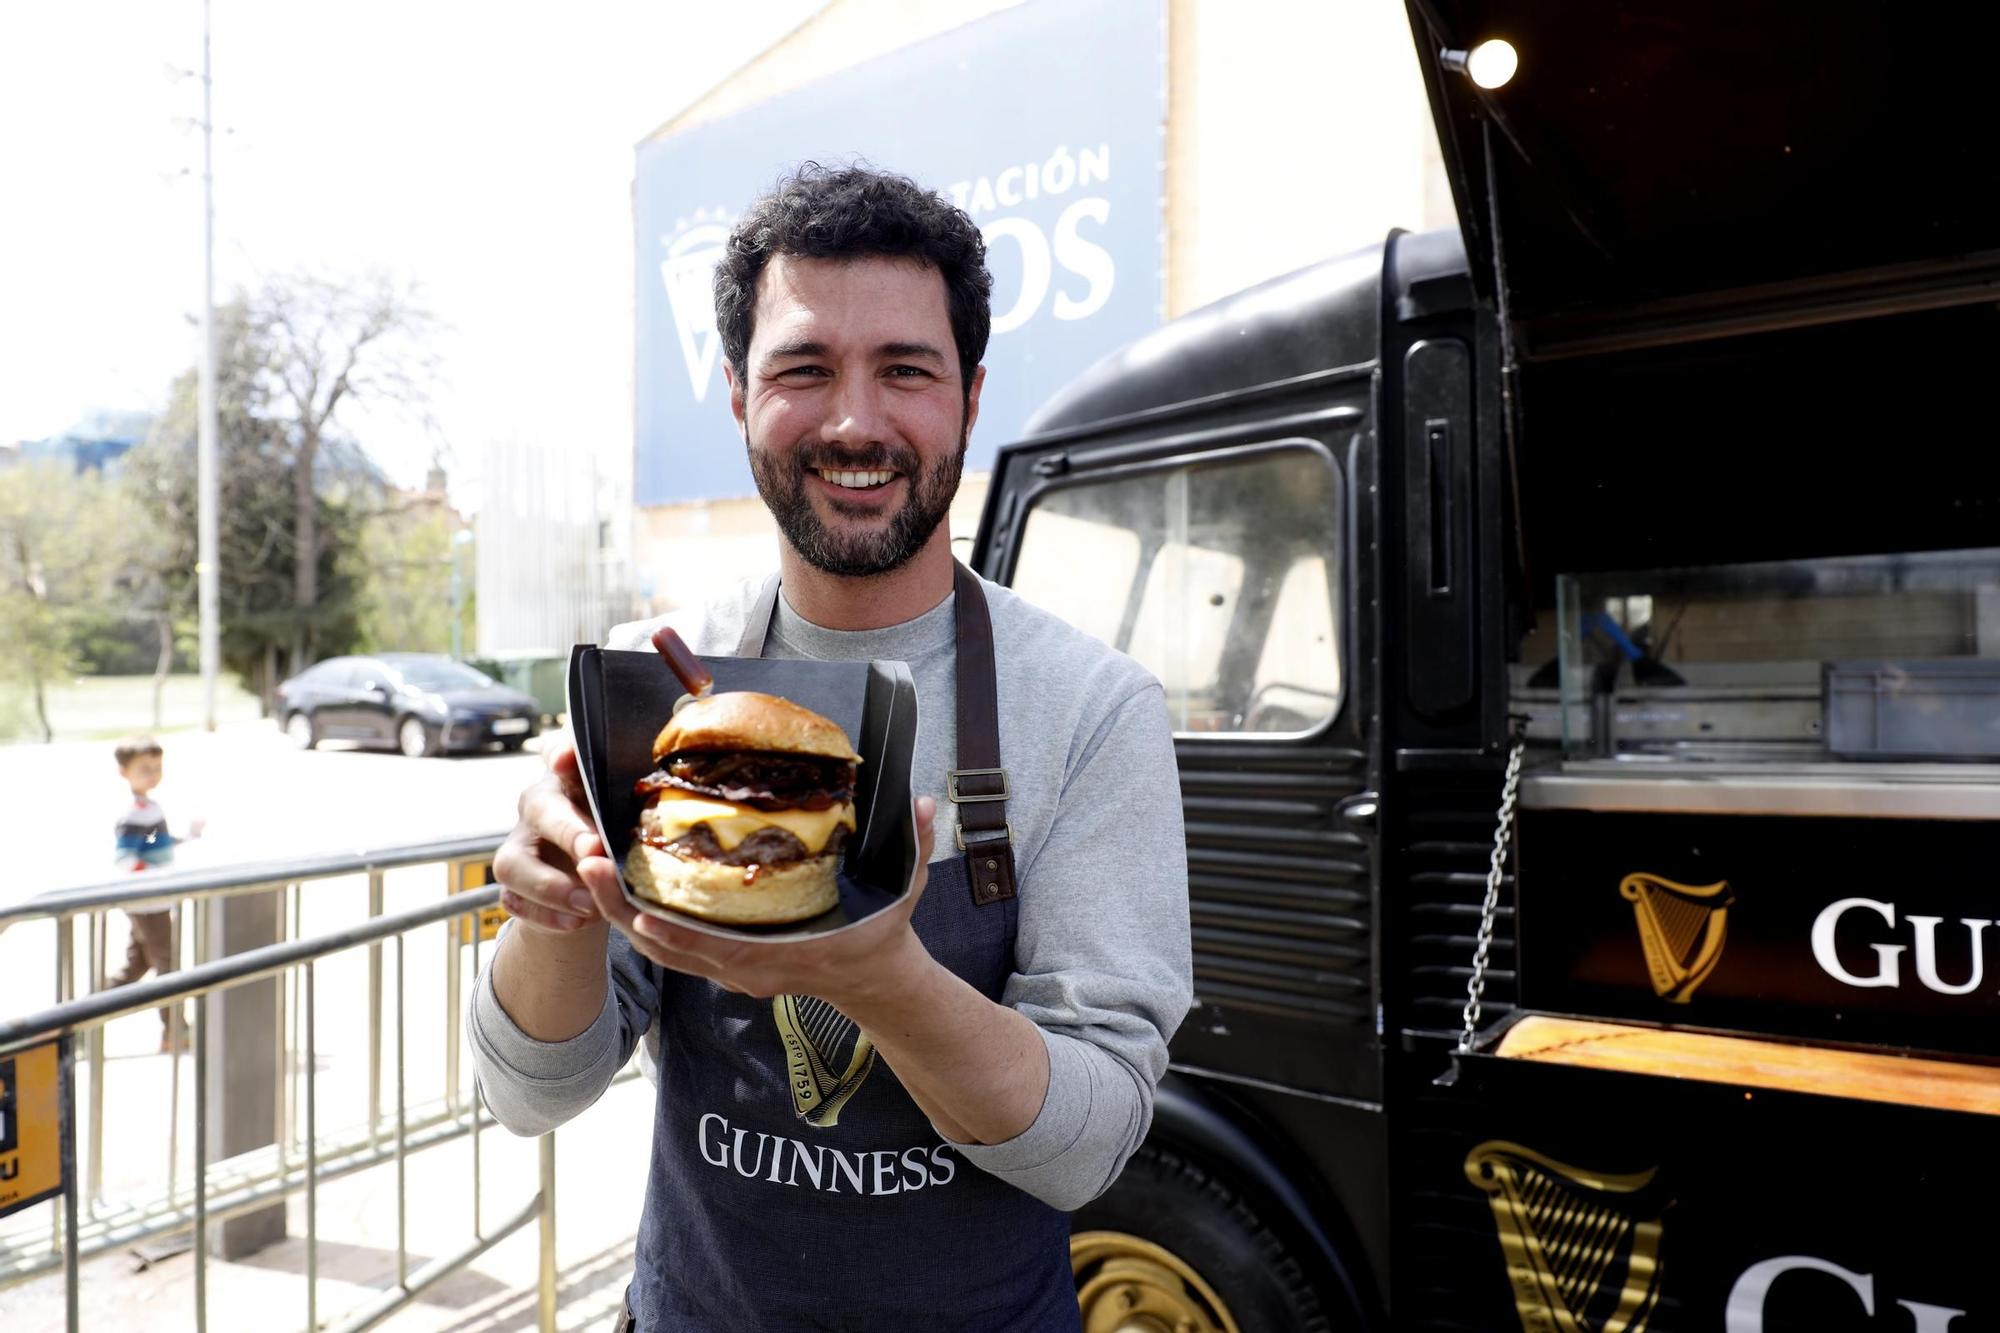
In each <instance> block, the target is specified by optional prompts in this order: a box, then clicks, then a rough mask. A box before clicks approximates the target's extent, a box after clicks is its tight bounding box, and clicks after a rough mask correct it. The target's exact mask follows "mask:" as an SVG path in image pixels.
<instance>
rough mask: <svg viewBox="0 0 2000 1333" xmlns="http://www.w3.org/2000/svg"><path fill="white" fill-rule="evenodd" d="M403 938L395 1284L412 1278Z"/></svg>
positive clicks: (399, 953) (399, 950)
mask: <svg viewBox="0 0 2000 1333" xmlns="http://www.w3.org/2000/svg"><path fill="white" fill-rule="evenodd" d="M403 939H404V937H403V936H401V935H398V936H396V1285H397V1286H399V1287H402V1286H407V1285H408V1284H409V1281H410V1229H409V1222H410V1209H409V1194H408V1192H407V1190H408V1186H407V1184H406V1181H405V1176H404V1161H403V1158H404V1155H405V1153H406V1152H407V1151H408V1149H407V1147H406V1142H405V1140H406V1135H407V1132H408V1122H409V1115H408V1114H407V1107H406V1105H405V1102H404V1096H403Z"/></svg>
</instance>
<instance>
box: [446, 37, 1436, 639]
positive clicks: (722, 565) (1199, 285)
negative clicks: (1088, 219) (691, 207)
mask: <svg viewBox="0 0 2000 1333" xmlns="http://www.w3.org/2000/svg"><path fill="white" fill-rule="evenodd" d="M1013 3H1020V0H964V2H963V3H955V4H951V5H943V4H936V3H929V2H927V0H833V2H832V3H830V4H828V5H827V7H826V8H825V9H824V10H822V11H820V12H819V13H818V14H816V15H815V16H814V17H813V18H812V19H810V20H808V21H807V22H806V23H804V24H802V25H801V26H800V27H799V28H798V29H797V30H795V31H794V32H792V33H791V34H789V35H788V36H787V37H785V38H784V39H783V40H781V41H780V42H778V43H776V44H775V45H774V46H772V47H771V48H770V49H769V50H767V51H766V52H764V53H763V54H762V55H760V56H759V57H757V58H756V59H755V60H753V61H751V62H750V63H749V64H748V65H746V66H745V67H744V68H743V69H742V70H740V71H739V72H738V73H737V74H735V75H733V76H732V77H731V78H729V79H727V80H725V81H724V82H723V84H722V85H721V86H719V87H717V88H716V89H714V90H713V91H712V92H710V93H709V94H708V95H707V96H706V97H704V98H702V99H701V100H700V101H698V102H696V103H694V104H693V105H692V106H690V107H689V108H688V109H687V110H686V111H684V112H683V113H681V114H680V115H679V116H677V117H675V118H674V119H673V120H671V121H669V122H667V123H666V124H664V125H662V126H661V127H660V128H659V129H658V130H657V131H655V135H665V134H684V133H699V132H700V127H701V126H702V125H703V124H705V123H707V122H710V121H713V120H716V119H720V118H722V117H726V116H728V115H730V114H732V113H734V112H737V111H740V110H742V109H744V108H745V107H748V106H752V105H755V104H756V103H758V102H760V101H763V100H765V99H768V98H771V97H775V96H778V95H780V94H782V93H785V92H788V91H791V90H792V89H795V88H798V87H800V86H802V85H804V84H806V83H809V82H812V81H813V80H816V79H820V78H825V77H828V76H829V75H831V74H834V73H836V72H838V71H839V70H841V69H845V68H848V67H850V66H852V65H855V64H859V63H861V62H863V61H866V60H868V59H871V58H873V57H875V56H879V55H882V54H885V53H886V52H888V51H891V50H894V49H898V48H900V47H902V46H905V45H908V44H911V43H914V42H917V41H921V40H923V39H924V38H927V37H932V36H935V35H937V34H938V33H941V32H944V31H947V30H950V29H952V28H955V27H957V26H959V25H961V24H963V23H967V22H975V21H977V20H978V19H980V18H983V17H985V16H987V15H989V14H992V13H994V12H997V11H998V10H1001V9H1005V8H1008V7H1010V5H1011V4H1013ZM1161 7H1162V0H1137V2H1136V3H1135V5H1134V9H1135V13H1137V14H1140V15H1150V14H1157V13H1159V12H1160V11H1161ZM1164 12H1165V16H1166V23H1167V40H1168V93H1167V125H1166V127H1165V128H1166V134H1165V138H1164V144H1165V148H1164V152H1165V155H1166V173H1165V174H1166V196H1167V197H1166V201H1165V215H1166V220H1165V228H1166V236H1165V255H1166V259H1165V262H1166V270H1167V271H1166V293H1167V310H1166V314H1167V316H1168V317H1169V318H1172V317H1174V316H1177V315H1180V314H1183V313H1185V312H1187V311H1189V310H1192V309H1195V308H1197V307H1199V306H1202V305H1206V304H1208V303H1210V302H1212V301H1216V300H1220V299H1221V298H1223V297H1225V296H1227V295H1229V294H1230V293H1232V292H1236V291H1240V290H1241V289H1243V288H1244V287H1248V286H1252V285H1254V284H1256V283H1258V282H1262V281H1264V280H1265V279H1267V278H1273V277H1277V276H1279V275H1281V274H1284V273H1289V272H1292V271H1294V270H1296V269H1300V268H1303V267H1306V266H1307V265H1310V264H1313V263H1316V262H1318V261H1320V260H1322V259H1327V258H1331V257H1333V256H1335V255H1339V254H1344V253H1347V252H1349V251H1352V250H1356V249H1359V248H1361V247H1363V246H1367V245H1370V244H1373V243H1375V242H1377V241H1379V240H1381V238H1382V237H1383V236H1384V235H1385V234H1386V233H1387V232H1388V231H1389V229H1390V228H1392V227H1405V228H1409V229H1411V230H1427V229H1430V228H1433V227H1441V226H1448V225H1451V223H1452V222H1453V219H1454V214H1453V212H1452V204H1451V193H1450V188H1449V186H1448V184H1447V182H1446V180H1445V177H1444V171H1443V164H1442V159H1441V158H1440V155H1439V153H1438V148H1437V140H1436V135H1435V134H1434V133H1433V131H1432V129H1431V124H1430V112H1429V107H1428V105H1427V103H1426V102H1425V100H1424V93H1423V83H1422V79H1421V77H1420V75H1419V73H1418V68H1417V61H1416V54H1415V48H1414V46H1413V45H1412V41H1411V35H1410V27H1409V21H1408V18H1407V16H1406V14H1405V12H1404V9H1403V6H1402V4H1401V3H1399V2H1398V0H1256V2H1255V3H1243V2H1242V0H1164ZM884 165H888V166H893V165H894V164H884ZM936 184H937V185H939V186H940V187H942V186H943V185H945V184H947V182H936ZM745 202H747V201H745ZM1078 369H1079V370H1081V369H1082V367H1078ZM987 480H988V479H987V477H986V476H985V475H983V474H982V475H979V476H968V477H967V478H966V483H965V487H964V490H963V491H962V493H961V497H960V503H959V504H958V505H957V506H955V507H954V509H953V512H952V518H951V525H952V537H953V542H954V546H955V547H956V549H958V550H959V551H960V552H961V553H963V552H966V551H969V549H970V543H971V539H972V535H973V532H974V530H975V529H976V528H977V525H978V520H979V511H980V506H981V505H982V504H983V503H984V499H985V494H986V483H987ZM775 540H776V539H775V534H774V532H773V529H772V527H771V523H770V518H769V515H768V514H767V513H766V512H765V511H764V508H763V506H762V505H761V504H760V503H759V502H758V501H757V500H756V499H755V497H746V498H744V499H738V500H718V501H707V502H700V503H693V504H679V505H662V506H656V507H652V508H647V509H642V510H640V511H638V513H637V515H636V517H635V522H634V529H633V545H632V562H633V566H634V569H635V572H636V578H635V591H636V593H637V598H638V601H639V604H640V605H641V607H642V608H644V609H645V610H647V611H663V610H668V609H671V608H673V607H675V606H680V605H685V604H687V603H688V602H691V601H695V600H699V599H700V598H701V597H702V596H705V595H706V594H707V593H708V592H710V591H712V590H714V589H717V588H719V587H723V586H727V585H728V584H730V583H733V582H735V581H736V580H738V579H741V578H746V577H750V576H752V575H754V574H757V573H761V572H763V571H766V570H769V569H771V568H773V567H775V564H776V556H775ZM482 600H483V599H482Z"/></svg>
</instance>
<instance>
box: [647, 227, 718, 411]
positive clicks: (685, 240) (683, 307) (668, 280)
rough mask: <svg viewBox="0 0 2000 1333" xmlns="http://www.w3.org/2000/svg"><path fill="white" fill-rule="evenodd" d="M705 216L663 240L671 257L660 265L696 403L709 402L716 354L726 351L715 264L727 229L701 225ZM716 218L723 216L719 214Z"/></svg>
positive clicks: (661, 276) (676, 333) (668, 256)
mask: <svg viewBox="0 0 2000 1333" xmlns="http://www.w3.org/2000/svg"><path fill="white" fill-rule="evenodd" d="M707 216H708V215H707V214H706V213H705V212H704V213H697V214H695V222H694V223H693V224H692V225H689V226H684V227H683V228H681V229H680V230H679V231H677V232H676V233H675V235H674V236H673V237H672V238H671V239H669V238H667V237H662V238H661V240H662V241H663V242H664V243H665V245H666V247H667V257H666V258H665V259H664V260H662V261H660V280H661V281H662V282H663V283H665V284H666V288H667V306H668V308H669V309H670V310H671V311H672V312H673V317H674V333H675V335H676V336H677V337H678V338H679V339H680V345H681V356H682V358H683V359H684V360H685V361H686V362H687V372H688V383H689V385H690V387H692V388H693V389H694V400H695V401H696V402H698V403H699V402H704V401H706V400H707V398H708V386H709V384H710V383H711V382H712V381H713V379H714V377H715V358H716V353H717V352H718V351H720V350H721V346H722V337H721V335H720V334H718V333H717V332H716V331H715V291H714V282H715V265H716V262H717V261H718V260H720V259H721V258H722V248H723V246H724V245H725V244H726V243H727V242H728V240H729V224H728V223H727V222H707V221H703V220H702V219H704V218H705V217H707ZM716 216H718V217H719V216H721V214H720V212H719V211H718V213H717V214H716Z"/></svg>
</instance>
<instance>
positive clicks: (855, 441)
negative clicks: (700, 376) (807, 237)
mask: <svg viewBox="0 0 2000 1333" xmlns="http://www.w3.org/2000/svg"><path fill="white" fill-rule="evenodd" d="M745 362H746V374H745V376H744V379H743V382H742V383H738V382H737V378H736V375H735V373H734V371H733V369H729V368H725V369H726V370H727V372H728V375H729V387H730V405H731V407H732V409H733V410H734V412H735V414H736V420H737V423H738V425H740V426H741V427H742V429H743V434H744V440H745V443H746V444H747V445H748V447H749V451H750V470H751V472H752V474H754V475H755V477H756V479H757V492H758V494H760V495H761V496H763V498H764V503H765V504H766V505H767V506H769V507H770V510H771V513H772V515H773V516H774V517H775V518H776V519H777V521H778V527H779V530H780V531H782V532H783V533H784V534H785V539H786V540H787V541H789V542H790V543H791V544H792V547H793V549H795V550H796V551H798V553H799V555H800V556H801V557H803V558H804V559H805V560H806V562H807V563H808V564H810V565H812V566H813V567H814V568H816V569H820V570H824V571H825V572H827V573H829V574H838V575H843V576H846V577H866V576H868V575H871V574H884V573H887V572H889V571H890V570H893V569H896V568H899V567H900V566H902V565H903V564H904V563H906V562H907V561H908V560H909V559H910V558H911V557H912V556H914V555H915V554H916V553H917V552H918V551H919V550H921V549H922V548H923V546H924V544H925V543H926V542H927V541H929V540H930V538H931V534H932V533H933V532H935V531H936V530H937V526H938V524H939V523H941V522H942V521H943V520H944V518H945V515H946V513H947V511H948V510H949V509H950V507H951V500H952V496H953V495H955V494H956V493H957V491H958V480H959V472H960V469H961V468H962V467H963V465H964V462H965V446H966V441H967V440H968V438H969V437H970V435H971V432H972V423H973V421H974V420H975V419H976V418H977V417H978V415H979V386H980V384H981V382H982V381H983V380H984V378H985V374H986V372H985V369H984V367H981V368H980V369H979V371H978V372H977V373H976V374H975V375H974V377H973V382H972V385H971V387H970V392H969V393H968V392H967V387H966V385H965V383H964V381H963V378H962V376H961V375H960V373H959V365H958V349H957V345H956V344H955V343H954V342H953V341H952V333H951V316H950V313H949V311H948V309H947V307H946V304H945V290H944V279H943V277H941V276H940V275H939V274H938V272H937V270H936V269H933V268H930V267H928V266H926V265H924V264H920V263H917V262H914V261H908V260H898V259H881V258H874V259H853V260H831V259H794V258H791V257H790V256H786V255H780V256H778V257H777V258H775V259H773V260H772V261H771V262H770V264H769V265H767V266H766V267H765V269H764V272H763V274H762V276H761V277H760V278H759V280H758V283H757V304H756V313H755V316H754V320H753V323H752V332H751V335H750V347H749V351H748V355H747V357H746V358H745Z"/></svg>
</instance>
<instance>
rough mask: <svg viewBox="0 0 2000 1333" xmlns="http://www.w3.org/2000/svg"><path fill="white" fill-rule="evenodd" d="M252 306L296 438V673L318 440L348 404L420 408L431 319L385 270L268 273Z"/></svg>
mask: <svg viewBox="0 0 2000 1333" xmlns="http://www.w3.org/2000/svg"><path fill="white" fill-rule="evenodd" d="M248 313H249V319H250V323H251V326H252V330H253V341H254V342H255V343H256V344H257V345H258V346H260V347H261V349H262V350H263V352H264V355H265V356H266V357H267V358H268V360H267V362H266V365H265V368H264V370H265V375H266V377H267V379H268V381H269V383H268V389H267V395H266V398H265V401H266V405H267V407H268V408H269V409H270V410H272V411H274V412H281V413H282V414H283V417H284V425H285V428H286V433H287V434H288V436H289V437H290V441H291V444H292V495H293V505H294V526H293V540H294V543H295V548H296V553H295V559H294V562H293V567H292V568H293V580H294V582H293V588H292V600H293V604H294V605H295V607H296V608H297V610H298V611H299V613H300V614H299V618H298V620H297V622H296V624H297V629H296V630H295V632H294V636H293V641H292V644H291V670H292V671H294V672H297V671H302V670H304V669H305V667H306V666H307V665H309V664H310V662H311V661H312V652H313V627H312V616H311V612H312V609H313V607H314V606H315V605H316V604H317V602H318V601H319V591H320V589H319V568H320V560H319V557H320V554H321V543H320V533H319V523H318V519H319V501H318V498H317V495H318V487H317V478H316V472H315V469H316V468H317V466H318V464H319V460H320V450H321V447H322V445H324V444H325V443H326V442H327V440H328V438H329V436H330V435H331V434H332V432H333V431H334V429H335V427H336V422H337V420H338V414H339V412H340V411H341V409H342V408H343V407H344V406H348V407H351V406H353V405H356V404H361V403H368V404H370V405H374V404H385V405H387V404H395V405H400V406H401V407H403V408H404V409H407V410H411V411H418V412H420V411H422V409H423V407H424V406H425V404H426V403H427V401H428V386H429V383H430V380H431V378H432V376H433V374H434V373H435V369H436V362H435V359H434V357H433V356H432V354H431V352H430V351H429V349H428V346H427V342H428V340H429V338H430V336H431V335H432V334H433V333H434V332H435V330H436V322H435V321H434V320H433V318H432V317H431V315H430V314H429V313H428V312H427V311H425V310H424V309H423V308H422V307H421V306H420V305H419V304H418V302H417V298H416V294H415V292H414V291H413V290H411V289H409V288H407V287H403V286H400V285H398V284H397V283H395V282H393V281H392V280H390V279H389V278H387V277H386V276H381V275H376V276H374V277H371V278H369V279H367V280H365V281H363V282H359V283H355V284H352V285H348V284H343V283H339V282H334V281H329V280H327V279H325V278H319V277H314V276H311V275H298V276H294V277H289V278H284V279H278V280H274V281H272V282H270V283H267V284H266V285H265V287H264V288H263V289H262V290H261V291H259V292H258V293H256V294H255V295H254V296H252V297H251V298H250V302H249V312H248Z"/></svg>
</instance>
